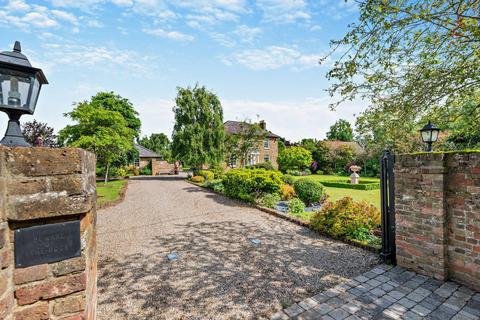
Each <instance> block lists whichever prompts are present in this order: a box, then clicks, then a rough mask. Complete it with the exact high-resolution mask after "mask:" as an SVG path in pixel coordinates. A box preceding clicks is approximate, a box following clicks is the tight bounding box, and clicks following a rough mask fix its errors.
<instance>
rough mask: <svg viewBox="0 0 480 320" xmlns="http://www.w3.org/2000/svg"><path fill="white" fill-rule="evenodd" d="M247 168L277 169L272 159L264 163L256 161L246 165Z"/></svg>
mask: <svg viewBox="0 0 480 320" xmlns="http://www.w3.org/2000/svg"><path fill="white" fill-rule="evenodd" d="M245 168H247V169H265V170H276V169H275V168H274V167H273V164H272V163H271V162H270V161H267V162H262V163H256V164H254V165H251V166H246V167H245Z"/></svg>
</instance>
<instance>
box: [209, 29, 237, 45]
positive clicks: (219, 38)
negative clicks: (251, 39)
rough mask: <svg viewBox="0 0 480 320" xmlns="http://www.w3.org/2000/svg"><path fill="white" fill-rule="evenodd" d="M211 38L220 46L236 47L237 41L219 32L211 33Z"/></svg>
mask: <svg viewBox="0 0 480 320" xmlns="http://www.w3.org/2000/svg"><path fill="white" fill-rule="evenodd" d="M210 37H211V38H212V39H213V40H215V41H216V42H218V43H219V44H220V45H222V46H224V47H227V48H233V47H235V45H236V44H235V41H233V40H232V39H230V38H229V37H228V36H227V35H225V34H223V33H219V32H212V33H210Z"/></svg>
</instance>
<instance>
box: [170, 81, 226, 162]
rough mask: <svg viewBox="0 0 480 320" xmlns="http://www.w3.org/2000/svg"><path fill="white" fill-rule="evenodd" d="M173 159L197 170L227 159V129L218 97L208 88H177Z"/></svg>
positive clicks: (174, 109)
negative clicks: (225, 150) (225, 155)
mask: <svg viewBox="0 0 480 320" xmlns="http://www.w3.org/2000/svg"><path fill="white" fill-rule="evenodd" d="M177 91H178V92H177V98H176V99H175V104H176V105H175V106H174V107H173V112H174V113H175V125H174V128H173V134H172V156H173V157H174V158H175V159H176V160H181V161H183V162H185V163H187V164H189V165H192V166H194V167H196V168H200V166H201V165H203V164H211V165H215V164H218V163H220V162H221V161H222V160H223V159H224V139H225V128H224V126H223V108H222V105H221V103H220V100H219V99H218V97H217V96H216V95H215V94H214V93H212V92H210V91H208V90H207V89H206V88H205V87H199V86H198V85H196V86H195V87H194V88H190V87H187V88H180V87H179V88H177Z"/></svg>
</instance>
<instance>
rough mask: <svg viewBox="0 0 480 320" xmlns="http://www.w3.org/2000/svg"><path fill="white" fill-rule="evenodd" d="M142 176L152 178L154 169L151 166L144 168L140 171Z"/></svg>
mask: <svg viewBox="0 0 480 320" xmlns="http://www.w3.org/2000/svg"><path fill="white" fill-rule="evenodd" d="M139 172H140V175H142V176H151V175H152V168H150V167H149V166H146V167H143V168H142V169H140V170H139Z"/></svg>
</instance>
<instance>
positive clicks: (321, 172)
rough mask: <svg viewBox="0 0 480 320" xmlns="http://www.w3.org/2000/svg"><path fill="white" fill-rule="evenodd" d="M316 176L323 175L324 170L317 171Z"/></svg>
mask: <svg viewBox="0 0 480 320" xmlns="http://www.w3.org/2000/svg"><path fill="white" fill-rule="evenodd" d="M315 174H318V175H322V174H323V171H322V170H317V172H315Z"/></svg>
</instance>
